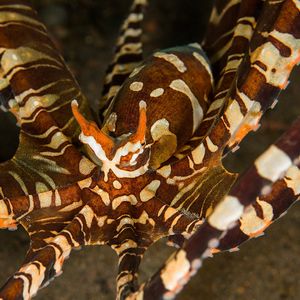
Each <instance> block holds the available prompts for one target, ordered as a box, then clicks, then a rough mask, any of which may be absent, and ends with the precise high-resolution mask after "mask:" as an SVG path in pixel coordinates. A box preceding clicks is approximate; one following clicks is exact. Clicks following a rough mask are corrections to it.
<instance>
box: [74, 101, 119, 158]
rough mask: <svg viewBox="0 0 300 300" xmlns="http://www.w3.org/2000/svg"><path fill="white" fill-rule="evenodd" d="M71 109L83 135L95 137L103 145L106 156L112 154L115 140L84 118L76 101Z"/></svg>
mask: <svg viewBox="0 0 300 300" xmlns="http://www.w3.org/2000/svg"><path fill="white" fill-rule="evenodd" d="M71 107H72V112H73V115H74V117H75V119H76V120H77V122H78V124H79V126H80V128H81V130H82V132H83V134H84V135H86V136H92V137H94V138H95V140H96V142H97V143H98V144H100V145H101V147H102V148H103V150H104V151H105V153H106V154H109V153H111V152H112V150H113V148H114V146H115V143H114V141H113V139H112V138H111V137H109V136H108V135H106V134H105V133H104V132H103V131H102V130H101V129H99V128H98V126H97V124H96V123H94V122H89V121H87V120H86V119H85V118H84V116H83V115H82V114H81V113H80V111H79V109H78V103H77V101H76V100H73V101H72V103H71Z"/></svg>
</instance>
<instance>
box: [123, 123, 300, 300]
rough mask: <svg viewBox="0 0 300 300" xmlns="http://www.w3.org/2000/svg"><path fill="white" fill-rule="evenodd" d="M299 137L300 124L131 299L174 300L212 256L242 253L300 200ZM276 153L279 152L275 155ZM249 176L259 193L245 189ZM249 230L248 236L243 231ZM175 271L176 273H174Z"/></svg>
mask: <svg viewBox="0 0 300 300" xmlns="http://www.w3.org/2000/svg"><path fill="white" fill-rule="evenodd" d="M299 132H300V119H298V120H297V121H296V122H295V123H294V124H293V126H292V127H291V128H290V129H289V130H288V131H287V132H286V133H285V134H284V135H283V136H282V137H281V138H280V139H279V140H278V142H277V143H276V144H275V145H273V146H271V147H270V148H269V149H268V150H267V151H266V152H265V153H264V154H263V155H262V156H260V157H259V158H258V159H257V160H256V163H255V165H256V167H252V168H251V169H250V170H249V171H248V172H247V173H245V175H243V176H242V177H241V179H240V180H239V181H238V183H237V184H236V185H235V186H234V187H233V189H232V191H231V193H230V194H229V195H228V196H227V197H225V199H224V200H223V201H222V202H221V203H220V204H219V205H218V206H217V207H216V209H215V210H214V211H213V213H212V214H211V215H210V216H209V217H208V219H207V221H206V222H205V223H204V224H203V225H202V226H200V228H199V229H198V230H197V231H196V233H195V234H193V235H192V237H191V238H190V239H189V240H188V241H187V242H186V243H185V244H184V245H183V247H182V249H180V250H178V251H177V252H175V253H174V254H173V255H172V256H171V257H170V258H169V259H168V261H167V262H166V263H165V264H164V266H163V267H162V268H161V269H160V270H159V271H158V272H157V273H156V274H154V275H153V276H152V278H151V279H150V280H149V281H148V282H146V283H145V284H143V285H141V287H140V290H139V291H138V292H137V293H135V294H133V295H131V296H129V297H128V298H127V299H130V300H132V299H140V298H142V299H153V298H151V297H155V299H165V298H168V299H174V297H175V296H176V295H177V294H178V293H179V292H180V291H181V289H182V288H183V286H184V285H185V284H186V283H187V282H188V280H189V279H190V277H191V276H193V275H194V274H195V273H196V271H197V270H198V269H199V268H200V267H201V265H202V261H203V260H204V259H205V258H206V257H208V256H211V253H212V252H217V251H221V250H228V249H230V248H233V247H236V246H238V245H239V244H240V243H242V242H244V241H245V240H247V239H249V238H251V237H254V236H256V235H257V234H259V233H261V232H262V231H263V230H265V229H266V227H267V226H269V225H270V224H271V222H272V221H274V220H275V219H276V218H278V217H279V216H280V215H281V214H282V213H284V212H285V210H286V209H287V208H288V207H289V206H290V205H291V204H292V203H294V202H295V201H296V200H298V199H299V196H300V169H299V165H300V163H299V157H300V147H299V143H300V142H299V140H300V139H299ZM275 147H276V148H277V149H278V150H275V151H274V150H272V149H274V148H275ZM270 149H271V150H270ZM279 149H281V150H279ZM279 152H280V154H279ZM266 157H268V159H266ZM279 158H283V159H281V160H280V163H279V164H278V169H277V172H275V175H274V176H273V177H272V178H271V179H270V178H265V176H262V172H263V170H264V171H266V170H269V167H270V161H274V159H277V161H279V160H278V159H279ZM257 166H260V167H259V168H258V167H257ZM279 169H280V171H279ZM282 172H283V174H282ZM272 174H273V173H272ZM249 176H252V177H253V178H254V182H255V183H257V184H258V188H257V187H255V188H254V189H249V190H247V189H243V187H244V185H245V184H246V183H247V186H249ZM265 179H267V181H266V180H265ZM266 182H268V183H271V182H272V183H273V184H272V187H270V190H269V191H268V193H266V192H265V193H266V195H261V196H259V194H260V193H261V190H262V188H263V187H265V186H266V185H265V183H266ZM255 183H254V184H255ZM242 191H243V193H242ZM239 193H240V194H239ZM238 195H239V196H240V197H239V198H237V196H238ZM258 196H259V197H258ZM249 205H250V206H249ZM245 207H246V209H245V210H244V208H245ZM258 207H259V210H258ZM239 218H240V220H239ZM238 220H239V221H238ZM237 221H238V223H236V222H237ZM250 224H251V226H249V225H250ZM233 225H234V227H233ZM245 229H246V230H247V231H246V233H247V234H246V233H245V231H244V232H243V231H242V230H245ZM175 269H176V270H177V271H176V272H173V271H171V270H175Z"/></svg>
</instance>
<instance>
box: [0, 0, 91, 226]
mask: <svg viewBox="0 0 300 300" xmlns="http://www.w3.org/2000/svg"><path fill="white" fill-rule="evenodd" d="M0 14H1V24H0V25H1V26H0V48H1V74H0V76H1V90H0V93H1V101H2V104H3V105H4V106H6V107H7V108H8V109H9V110H10V112H11V113H13V114H14V115H15V116H16V118H17V120H18V122H19V124H20V126H21V131H20V136H19V139H20V144H19V147H18V149H17V152H16V154H15V155H14V157H13V158H12V159H11V160H9V161H6V162H4V163H1V164H0V174H1V176H0V227H7V226H15V225H14V223H15V221H16V220H17V219H21V218H22V217H23V216H25V215H26V214H27V213H29V212H31V211H32V210H34V209H39V208H45V207H48V206H53V205H63V204H64V200H65V198H61V197H59V194H58V191H57V190H58V189H59V188H60V187H62V186H66V185H70V183H76V182H79V181H82V180H84V179H85V178H87V177H88V176H90V175H91V174H92V172H93V170H94V169H95V166H94V164H93V163H91V162H90V161H89V160H88V159H87V158H85V157H84V156H83V155H82V154H80V152H79V151H78V149H76V147H75V146H74V144H76V143H77V141H78V134H79V132H80V129H79V127H78V125H77V123H76V122H75V120H74V118H73V116H72V112H71V109H70V102H71V101H72V100H73V99H74V98H76V99H78V101H79V102H80V109H81V110H82V113H83V114H85V115H89V109H88V106H87V102H86V100H85V98H84V96H83V95H82V93H81V91H80V89H79V87H78V85H77V83H76V81H75V79H74V78H73V76H72V75H71V73H70V71H69V69H68V68H67V66H66V65H65V63H64V61H63V59H62V58H61V56H60V54H59V52H58V51H57V49H56V48H55V46H54V44H53V42H52V41H51V40H50V38H49V37H48V35H47V32H46V29H45V27H44V25H43V24H42V23H40V21H39V20H38V18H37V14H36V12H35V11H34V10H33V9H32V8H31V6H30V5H29V3H28V2H27V1H10V3H9V5H8V4H7V1H0ZM7 90H10V93H7V92H6V91H7ZM11 95H13V98H12V97H11ZM73 143H74V144H73ZM52 194H53V195H58V196H57V197H56V196H55V199H56V200H55V201H54V202H55V203H53V202H52V201H51V197H52V196H51V195H52ZM68 201H69V200H68ZM68 201H67V203H68ZM75 201H76V199H75ZM67 203H66V204H67Z"/></svg>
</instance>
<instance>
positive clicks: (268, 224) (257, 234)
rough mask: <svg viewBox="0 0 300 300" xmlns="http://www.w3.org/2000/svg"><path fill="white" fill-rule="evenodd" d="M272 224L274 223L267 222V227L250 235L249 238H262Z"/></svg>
mask: <svg viewBox="0 0 300 300" xmlns="http://www.w3.org/2000/svg"><path fill="white" fill-rule="evenodd" d="M272 223H273V222H272V221H265V226H264V227H262V228H261V229H259V230H257V231H255V232H252V233H250V234H249V237H250V238H254V237H258V236H260V235H261V234H263V233H264V231H265V230H266V229H267V228H268V227H269V226H270V225H271V224H272Z"/></svg>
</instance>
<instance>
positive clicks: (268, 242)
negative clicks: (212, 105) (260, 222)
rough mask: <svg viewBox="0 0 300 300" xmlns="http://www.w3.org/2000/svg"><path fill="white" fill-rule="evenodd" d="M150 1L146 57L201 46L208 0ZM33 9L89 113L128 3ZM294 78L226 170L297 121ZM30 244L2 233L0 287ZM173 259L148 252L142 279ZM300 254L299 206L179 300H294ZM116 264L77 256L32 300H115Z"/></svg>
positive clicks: (219, 262)
mask: <svg viewBox="0 0 300 300" xmlns="http://www.w3.org/2000/svg"><path fill="white" fill-rule="evenodd" d="M150 2H151V5H150V7H149V9H148V13H147V17H146V20H145V23H144V28H145V35H144V43H145V51H146V53H147V54H149V53H151V52H152V51H153V50H155V49H159V48H165V47H169V46H175V45H181V44H185V43H190V42H194V41H200V40H201V37H202V36H203V32H204V30H205V24H206V22H207V19H208V16H209V11H210V5H211V4H210V1H200V0H186V1H181V0H165V1H159V0H151V1H150ZM33 3H34V4H35V7H36V8H37V10H38V11H39V15H40V17H41V18H42V20H43V21H44V22H45V23H46V24H47V26H48V28H49V31H50V33H51V35H52V37H53V38H54V39H55V41H56V43H57V45H58V47H59V48H60V50H61V52H62V54H63V56H64V57H65V59H66V61H67V63H68V65H69V66H70V68H71V69H72V71H73V72H74V74H75V76H76V78H77V79H78V81H79V84H80V85H81V87H82V89H83V92H84V93H85V94H86V95H87V97H88V98H89V100H90V103H91V105H92V107H94V108H95V107H96V103H97V99H99V95H100V91H101V83H102V78H103V74H104V70H105V68H106V66H107V64H108V62H109V60H110V58H111V54H112V49H113V47H114V41H115V38H116V36H117V33H118V28H119V25H120V23H121V21H122V20H123V18H124V17H125V15H126V12H127V10H128V7H129V5H130V3H131V1H128V0H101V1H100V0H99V1H96V0H81V1H79V0H77V1H74V0H72V1H68V0H52V1H47V0H35V1H33ZM299 75H300V70H299V69H298V70H296V71H295V72H294V73H293V76H292V77H291V84H290V85H289V86H288V88H287V90H286V91H284V92H283V93H282V95H281V97H280V102H279V104H278V105H277V107H276V109H275V110H273V111H270V112H268V113H267V115H266V117H265V118H264V120H263V122H262V126H261V128H260V130H259V131H258V132H256V133H251V134H250V135H249V137H248V138H247V139H246V141H244V142H243V143H242V144H241V150H239V151H238V152H237V153H235V154H234V155H231V156H230V157H228V159H226V162H225V164H226V166H227V167H228V168H229V169H230V170H232V171H241V170H244V169H245V168H246V167H247V166H249V165H250V163H251V162H252V161H253V159H254V158H255V157H256V156H257V155H258V154H259V153H261V152H262V151H263V150H264V149H266V147H267V146H268V145H269V144H270V143H272V142H273V141H274V140H275V139H276V138H277V137H278V136H279V135H280V134H281V133H282V132H283V131H284V130H286V129H287V128H288V126H289V124H290V123H291V122H292V120H293V119H295V118H296V117H297V116H298V115H299V113H300V107H299V94H300V79H299ZM0 118H1V121H2V123H4V125H3V124H2V126H0V141H1V143H0V147H1V149H2V153H4V152H3V151H4V150H5V151H12V152H13V151H14V150H13V149H10V148H12V147H11V145H13V141H14V140H15V141H16V140H17V136H14V134H13V133H12V132H14V130H13V125H10V124H9V121H7V119H4V118H5V117H4V115H3V114H1V115H0ZM3 120H6V121H3ZM9 138H10V139H11V140H12V141H10V140H9ZM28 242H29V241H28V238H27V236H26V234H25V232H24V231H23V230H22V229H19V230H18V231H16V232H9V231H0V270H1V271H0V282H1V283H3V282H4V281H5V279H6V278H7V277H8V276H9V275H11V274H12V273H13V272H14V270H16V269H17V268H18V266H19V265H20V264H21V262H22V259H23V257H24V255H25V252H26V249H27V247H28ZM171 252H172V249H171V248H169V247H168V246H165V245H164V242H163V241H162V242H160V243H158V244H157V245H154V246H153V247H151V248H150V250H149V252H148V253H147V254H146V256H145V259H144V261H143V263H142V270H141V275H142V276H141V279H142V280H145V278H147V277H148V276H149V275H150V274H152V273H153V272H154V271H155V270H156V269H157V268H158V267H159V266H160V265H161V264H162V262H163V261H164V260H165V259H166V258H167V257H168V255H169V254H170V253H171ZM299 253H300V206H299V204H296V205H294V207H292V208H291V209H290V210H289V212H288V214H287V215H286V216H284V217H283V218H282V219H280V220H279V221H278V222H276V223H275V224H273V225H272V226H271V228H270V229H268V230H267V232H266V235H265V236H264V237H263V238H259V239H255V240H252V241H250V242H248V243H246V244H245V245H243V246H242V247H241V250H240V251H239V252H235V253H221V254H218V255H216V256H215V258H214V259H207V260H206V261H205V263H204V266H203V267H202V269H201V270H200V271H199V272H198V274H197V275H196V276H195V277H194V278H193V280H192V281H191V282H190V283H189V284H188V286H187V288H185V290H184V291H183V292H182V293H181V295H180V296H179V297H178V299H180V300H187V299H245V300H248V299H249V300H250V299H251V300H252V299H267V300H268V299H272V300H277V299H278V300H279V299H299V298H300V257H299ZM116 264H117V259H116V255H115V254H114V253H113V251H112V250H110V248H108V247H101V248H100V247H89V248H85V249H82V250H81V251H80V252H77V251H75V252H73V253H72V255H71V259H70V260H69V261H68V262H66V264H65V266H64V274H63V275H61V276H60V277H58V278H57V279H56V280H55V281H54V282H53V283H51V284H50V286H48V287H47V288H45V289H43V290H41V291H40V292H39V294H38V296H37V297H36V299H46V300H48V299H49V300H50V299H62V300H67V299H74V300H79V299H82V300H84V299H89V300H90V299H91V300H92V299H101V300H102V299H103V300H106V299H114V289H115V282H114V276H115V274H116Z"/></svg>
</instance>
